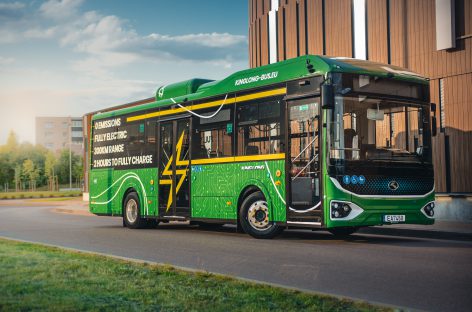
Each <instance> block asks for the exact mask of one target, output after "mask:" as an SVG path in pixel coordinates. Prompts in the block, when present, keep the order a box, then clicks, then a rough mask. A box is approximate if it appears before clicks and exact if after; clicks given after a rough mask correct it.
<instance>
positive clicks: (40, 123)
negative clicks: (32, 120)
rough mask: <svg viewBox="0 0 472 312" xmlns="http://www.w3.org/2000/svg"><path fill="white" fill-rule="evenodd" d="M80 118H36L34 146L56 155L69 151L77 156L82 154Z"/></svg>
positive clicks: (82, 135)
mask: <svg viewBox="0 0 472 312" xmlns="http://www.w3.org/2000/svg"><path fill="white" fill-rule="evenodd" d="M83 137H84V134H83V126H82V118H81V117H36V144H40V145H42V146H44V147H46V148H47V149H49V150H51V151H53V152H55V153H58V152H59V151H61V150H63V149H69V145H70V147H71V149H72V152H74V153H75V154H77V155H82V154H83V152H84V145H83Z"/></svg>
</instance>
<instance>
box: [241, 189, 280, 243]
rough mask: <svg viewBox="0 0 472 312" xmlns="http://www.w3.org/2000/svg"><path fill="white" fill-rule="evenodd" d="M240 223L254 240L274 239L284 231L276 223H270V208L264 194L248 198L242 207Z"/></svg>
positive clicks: (260, 193)
mask: <svg viewBox="0 0 472 312" xmlns="http://www.w3.org/2000/svg"><path fill="white" fill-rule="evenodd" d="M239 216H240V222H241V227H242V228H243V230H244V232H246V233H247V234H249V235H251V236H252V237H254V238H273V237H275V236H277V235H278V234H280V233H281V232H282V231H283V228H282V227H280V226H279V225H277V224H276V223H275V222H270V221H268V207H267V202H266V199H265V198H264V195H263V194H262V192H255V193H252V194H250V195H249V196H248V197H246V198H245V199H244V201H243V203H242V205H241V208H240V211H239Z"/></svg>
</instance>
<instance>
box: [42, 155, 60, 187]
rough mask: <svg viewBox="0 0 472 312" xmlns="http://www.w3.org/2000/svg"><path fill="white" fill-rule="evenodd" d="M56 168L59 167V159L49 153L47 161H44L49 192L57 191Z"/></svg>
mask: <svg viewBox="0 0 472 312" xmlns="http://www.w3.org/2000/svg"><path fill="white" fill-rule="evenodd" d="M56 166H57V159H56V156H54V154H53V153H52V152H47V154H46V159H45V161H44V175H45V176H46V177H47V180H48V185H49V190H50V191H55V190H56V181H57V176H56V173H55V171H56Z"/></svg>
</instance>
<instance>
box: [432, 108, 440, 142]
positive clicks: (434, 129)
mask: <svg viewBox="0 0 472 312" xmlns="http://www.w3.org/2000/svg"><path fill="white" fill-rule="evenodd" d="M431 112H432V113H433V116H432V117H431V135H432V136H433V137H435V136H436V135H437V134H438V125H437V120H436V104H435V103H431Z"/></svg>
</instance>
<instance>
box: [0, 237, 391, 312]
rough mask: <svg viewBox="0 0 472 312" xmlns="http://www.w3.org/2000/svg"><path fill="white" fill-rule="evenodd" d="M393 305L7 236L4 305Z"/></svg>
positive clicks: (2, 259)
mask: <svg viewBox="0 0 472 312" xmlns="http://www.w3.org/2000/svg"><path fill="white" fill-rule="evenodd" d="M25 310H68V311H79V310H96V311H98V310H100V311H115V310H122V311H130V310H134V311H142V310H153V311H154V310H164V311H189V310H192V311H230V310H231V311H390V309H388V308H382V307H378V306H372V305H369V304H367V303H363V302H352V301H349V300H340V299H338V298H334V297H329V296H323V295H313V294H307V293H302V292H298V291H292V290H286V289H282V288H277V287H271V286H264V285H258V284H252V283H249V282H243V281H238V280H236V279H232V278H229V277H222V276H219V275H212V274H207V273H189V272H184V271H180V270H177V269H174V268H172V267H170V266H159V265H150V264H139V263H134V262H128V261H123V260H117V259H114V258H109V257H104V256H96V255H90V254H86V253H79V252H72V251H66V250H62V249H59V248H52V247H45V246H41V245H35V244H29V243H19V242H13V241H9V240H4V239H0V311H25Z"/></svg>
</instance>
